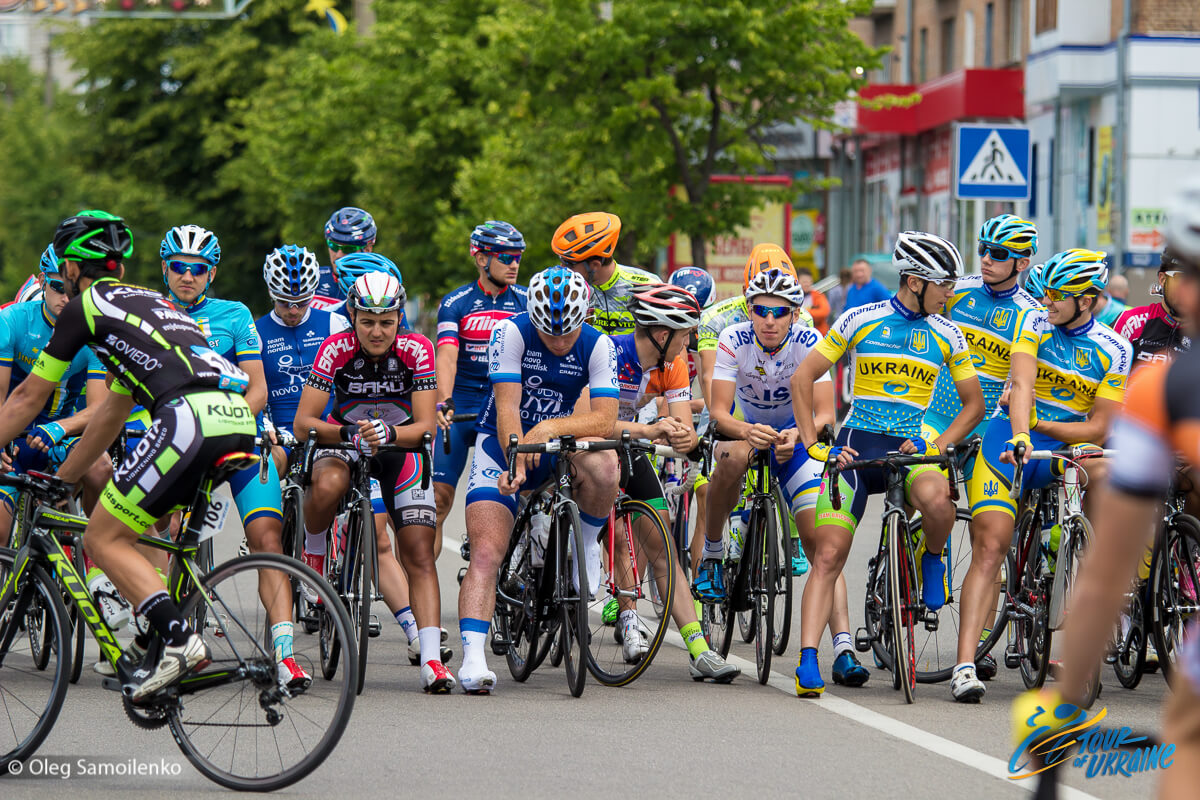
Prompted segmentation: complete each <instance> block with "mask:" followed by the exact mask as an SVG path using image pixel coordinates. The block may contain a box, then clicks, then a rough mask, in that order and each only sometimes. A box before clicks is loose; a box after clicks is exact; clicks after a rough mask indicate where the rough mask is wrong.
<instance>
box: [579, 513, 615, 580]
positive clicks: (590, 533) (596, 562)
mask: <svg viewBox="0 0 1200 800" xmlns="http://www.w3.org/2000/svg"><path fill="white" fill-rule="evenodd" d="M579 521H580V522H582V523H583V561H584V564H586V565H587V579H588V591H589V592H590V593H591V594H593V595H594V594H595V593H596V591H597V590H598V589H599V588H600V572H601V570H602V567H601V563H600V562H601V556H600V530H601V529H602V528H603V527H604V526H605V525H607V524H608V517H607V516H604V517H593V516H592V515H591V514H588V513H586V512H584V511H580V512H579ZM572 571H573V572H574V570H572ZM575 583H576V584H578V583H579V581H578V580H576V581H575Z"/></svg>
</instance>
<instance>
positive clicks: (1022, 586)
mask: <svg viewBox="0 0 1200 800" xmlns="http://www.w3.org/2000/svg"><path fill="white" fill-rule="evenodd" d="M1030 536H1032V537H1035V538H1037V537H1038V533H1037V532H1036V531H1033V530H1030V531H1028V532H1026V534H1024V536H1022V537H1021V539H1018V546H1020V545H1021V543H1022V542H1023V541H1024V540H1025V538H1026V537H1030ZM1028 549H1029V553H1028V557H1027V558H1026V560H1025V563H1024V564H1023V565H1022V568H1021V569H1018V568H1017V556H1016V554H1015V552H1012V551H1010V552H1009V554H1008V595H1009V597H1012V598H1013V599H1014V600H1015V601H1016V603H1017V604H1018V608H1010V609H1009V612H1008V614H1009V635H1010V637H1012V640H1013V641H1012V644H1013V649H1014V650H1015V655H1016V661H1017V667H1018V668H1019V669H1020V672H1021V681H1022V682H1023V683H1024V684H1025V688H1026V689H1037V688H1041V686H1042V684H1044V683H1045V682H1046V672H1047V671H1048V670H1049V668H1050V642H1051V637H1052V632H1051V631H1050V608H1049V606H1048V605H1047V601H1046V598H1047V597H1048V595H1049V591H1048V590H1049V585H1048V583H1049V581H1048V580H1047V579H1046V578H1044V577H1043V576H1042V575H1041V568H1040V566H1039V563H1040V561H1041V556H1040V555H1039V551H1038V542H1037V541H1034V542H1033V543H1032V546H1031V547H1029V548H1028Z"/></svg>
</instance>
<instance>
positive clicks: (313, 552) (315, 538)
mask: <svg viewBox="0 0 1200 800" xmlns="http://www.w3.org/2000/svg"><path fill="white" fill-rule="evenodd" d="M304 552H306V553H308V554H309V555H310V556H323V555H325V531H321V532H320V533H313V532H312V531H310V530H309V529H308V526H307V525H305V526H304Z"/></svg>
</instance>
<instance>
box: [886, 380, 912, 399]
mask: <svg viewBox="0 0 1200 800" xmlns="http://www.w3.org/2000/svg"><path fill="white" fill-rule="evenodd" d="M883 390H884V391H885V392H887V393H888V394H890V395H891V396H892V397H903V396H904V395H906V394H908V384H907V383H901V382H900V381H887V382H886V383H884V384H883Z"/></svg>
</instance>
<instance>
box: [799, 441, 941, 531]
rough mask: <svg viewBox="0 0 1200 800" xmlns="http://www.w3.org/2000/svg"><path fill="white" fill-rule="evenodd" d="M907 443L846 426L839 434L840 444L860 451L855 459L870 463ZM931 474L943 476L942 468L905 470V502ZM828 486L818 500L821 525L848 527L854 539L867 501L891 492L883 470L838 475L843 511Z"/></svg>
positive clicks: (927, 466)
mask: <svg viewBox="0 0 1200 800" xmlns="http://www.w3.org/2000/svg"><path fill="white" fill-rule="evenodd" d="M905 441H906V438H905V437H903V436H892V435H891V434H887V433H875V432H873V431H861V430H858V429H857V428H845V427H843V428H842V430H841V431H840V432H839V433H838V437H837V441H836V445H837V446H838V447H852V448H854V449H855V450H856V451H857V452H858V455H857V456H856V457H855V459H854V460H855V461H867V460H870V459H873V458H882V457H884V456H886V455H887V454H888V453H894V452H897V451H898V450H899V449H900V445H901V444H903V443H904V442H905ZM927 472H936V473H939V474H940V473H941V469H939V468H938V466H937V465H936V464H921V465H919V466H915V467H908V468H907V469H906V470H905V476H904V500H905V502H907V501H908V492H909V490H910V489H911V488H912V482H913V481H914V480H915V479H916V478H917V477H918V476H920V475H924V474H925V473H927ZM828 483H829V482H828V481H826V480H822V481H821V490H820V495H819V496H818V498H817V525H836V526H837V527H839V528H844V529H845V530H846V532H847V533H849V534H850V535H852V536H853V535H854V530H855V528H857V527H858V523H859V520H861V519H862V515H863V512H864V511H866V509H867V498H869V497H870V496H871V495H873V494H880V493H882V492H885V491H887V472H886V471H885V470H883V469H860V470H854V471H853V472H843V473H842V474H840V475H839V476H838V487H839V489H840V490H841V496H842V507H841V508H840V509H835V508H834V507H833V501H832V498H831V497H830V495H829V486H828Z"/></svg>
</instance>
